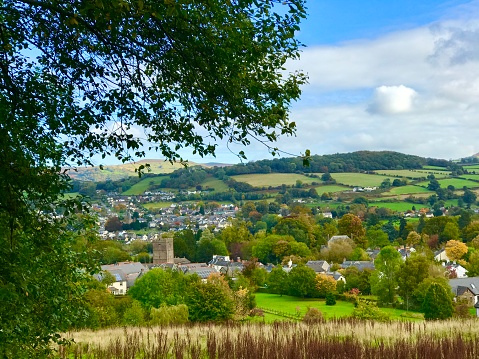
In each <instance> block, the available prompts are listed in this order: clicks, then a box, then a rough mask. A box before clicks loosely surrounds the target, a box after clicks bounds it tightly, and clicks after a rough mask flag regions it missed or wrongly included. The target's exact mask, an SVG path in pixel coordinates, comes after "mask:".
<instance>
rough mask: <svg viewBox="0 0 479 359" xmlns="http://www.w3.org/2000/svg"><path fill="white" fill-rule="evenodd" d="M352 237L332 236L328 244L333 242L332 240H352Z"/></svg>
mask: <svg viewBox="0 0 479 359" xmlns="http://www.w3.org/2000/svg"><path fill="white" fill-rule="evenodd" d="M350 239H351V238H349V237H348V236H344V235H342V236H332V237H331V238H330V239H329V240H328V246H329V244H331V243H332V242H334V241H342V240H350Z"/></svg>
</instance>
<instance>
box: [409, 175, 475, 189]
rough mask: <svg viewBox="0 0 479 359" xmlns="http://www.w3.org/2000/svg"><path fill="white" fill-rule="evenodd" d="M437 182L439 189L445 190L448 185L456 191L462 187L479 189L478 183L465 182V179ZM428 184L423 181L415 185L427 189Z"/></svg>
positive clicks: (449, 179) (448, 179)
mask: <svg viewBox="0 0 479 359" xmlns="http://www.w3.org/2000/svg"><path fill="white" fill-rule="evenodd" d="M438 182H439V184H440V185H441V188H447V186H449V185H451V186H454V187H455V188H456V189H460V188H463V187H467V188H478V187H479V183H478V182H474V181H470V180H467V179H461V178H446V179H440V180H438ZM428 184H429V181H424V182H420V183H417V185H418V186H423V187H427V185H428Z"/></svg>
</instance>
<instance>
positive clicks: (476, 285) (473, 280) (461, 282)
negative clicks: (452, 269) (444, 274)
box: [449, 277, 479, 295]
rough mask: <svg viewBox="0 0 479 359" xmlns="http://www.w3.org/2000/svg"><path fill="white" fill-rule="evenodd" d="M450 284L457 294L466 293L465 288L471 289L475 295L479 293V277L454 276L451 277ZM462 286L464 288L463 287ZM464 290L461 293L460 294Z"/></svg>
mask: <svg viewBox="0 0 479 359" xmlns="http://www.w3.org/2000/svg"><path fill="white" fill-rule="evenodd" d="M449 285H450V286H451V288H452V291H453V293H455V294H456V295H461V294H464V292H465V289H463V288H467V289H469V290H470V291H471V292H472V293H473V294H474V295H479V277H467V278H453V279H449ZM461 287H462V288H461ZM461 291H462V293H461V294H458V293H460V292H461Z"/></svg>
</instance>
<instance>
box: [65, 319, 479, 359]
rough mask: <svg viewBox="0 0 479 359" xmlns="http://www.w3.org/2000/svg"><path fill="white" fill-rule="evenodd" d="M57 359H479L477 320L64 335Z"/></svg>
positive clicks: (211, 326)
mask: <svg viewBox="0 0 479 359" xmlns="http://www.w3.org/2000/svg"><path fill="white" fill-rule="evenodd" d="M65 336H66V338H67V339H74V340H75V343H77V344H73V345H72V346H71V347H60V348H59V350H58V356H57V358H62V359H66V358H89V359H97V358H110V359H120V358H122V359H123V358H124V359H127V358H128V359H132V358H138V359H140V358H165V359H167V358H171V359H173V358H175V359H179V358H183V359H216V358H221V359H223V358H231V359H251V358H254V359H263V358H265V359H266V358H268V359H280V358H281V359H309V358H314V359H329V358H334V359H389V358H396V359H412V358H416V359H430V358H458V359H459V358H460V359H477V358H478V357H479V326H478V325H477V319H459V320H449V321H430V322H420V323H414V322H401V321H391V322H387V323H379V322H370V321H356V320H350V319H341V318H340V319H334V320H328V321H325V322H317V323H314V324H308V323H303V322H294V321H284V322H275V323H273V324H264V323H243V324H242V323H225V324H211V323H209V324H196V325H184V326H169V327H146V328H141V327H140V328H138V327H124V328H112V329H109V330H99V331H94V332H93V331H79V332H71V333H67V334H66V335H65Z"/></svg>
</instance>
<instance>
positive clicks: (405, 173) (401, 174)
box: [374, 170, 427, 179]
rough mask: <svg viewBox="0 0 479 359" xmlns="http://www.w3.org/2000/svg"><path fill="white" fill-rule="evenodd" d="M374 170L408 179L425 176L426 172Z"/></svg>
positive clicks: (378, 172) (384, 174)
mask: <svg viewBox="0 0 479 359" xmlns="http://www.w3.org/2000/svg"><path fill="white" fill-rule="evenodd" d="M374 172H376V173H377V174H379V175H383V176H393V177H398V178H402V177H405V178H409V179H418V178H426V177H427V172H426V171H422V170H377V171H374Z"/></svg>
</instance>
